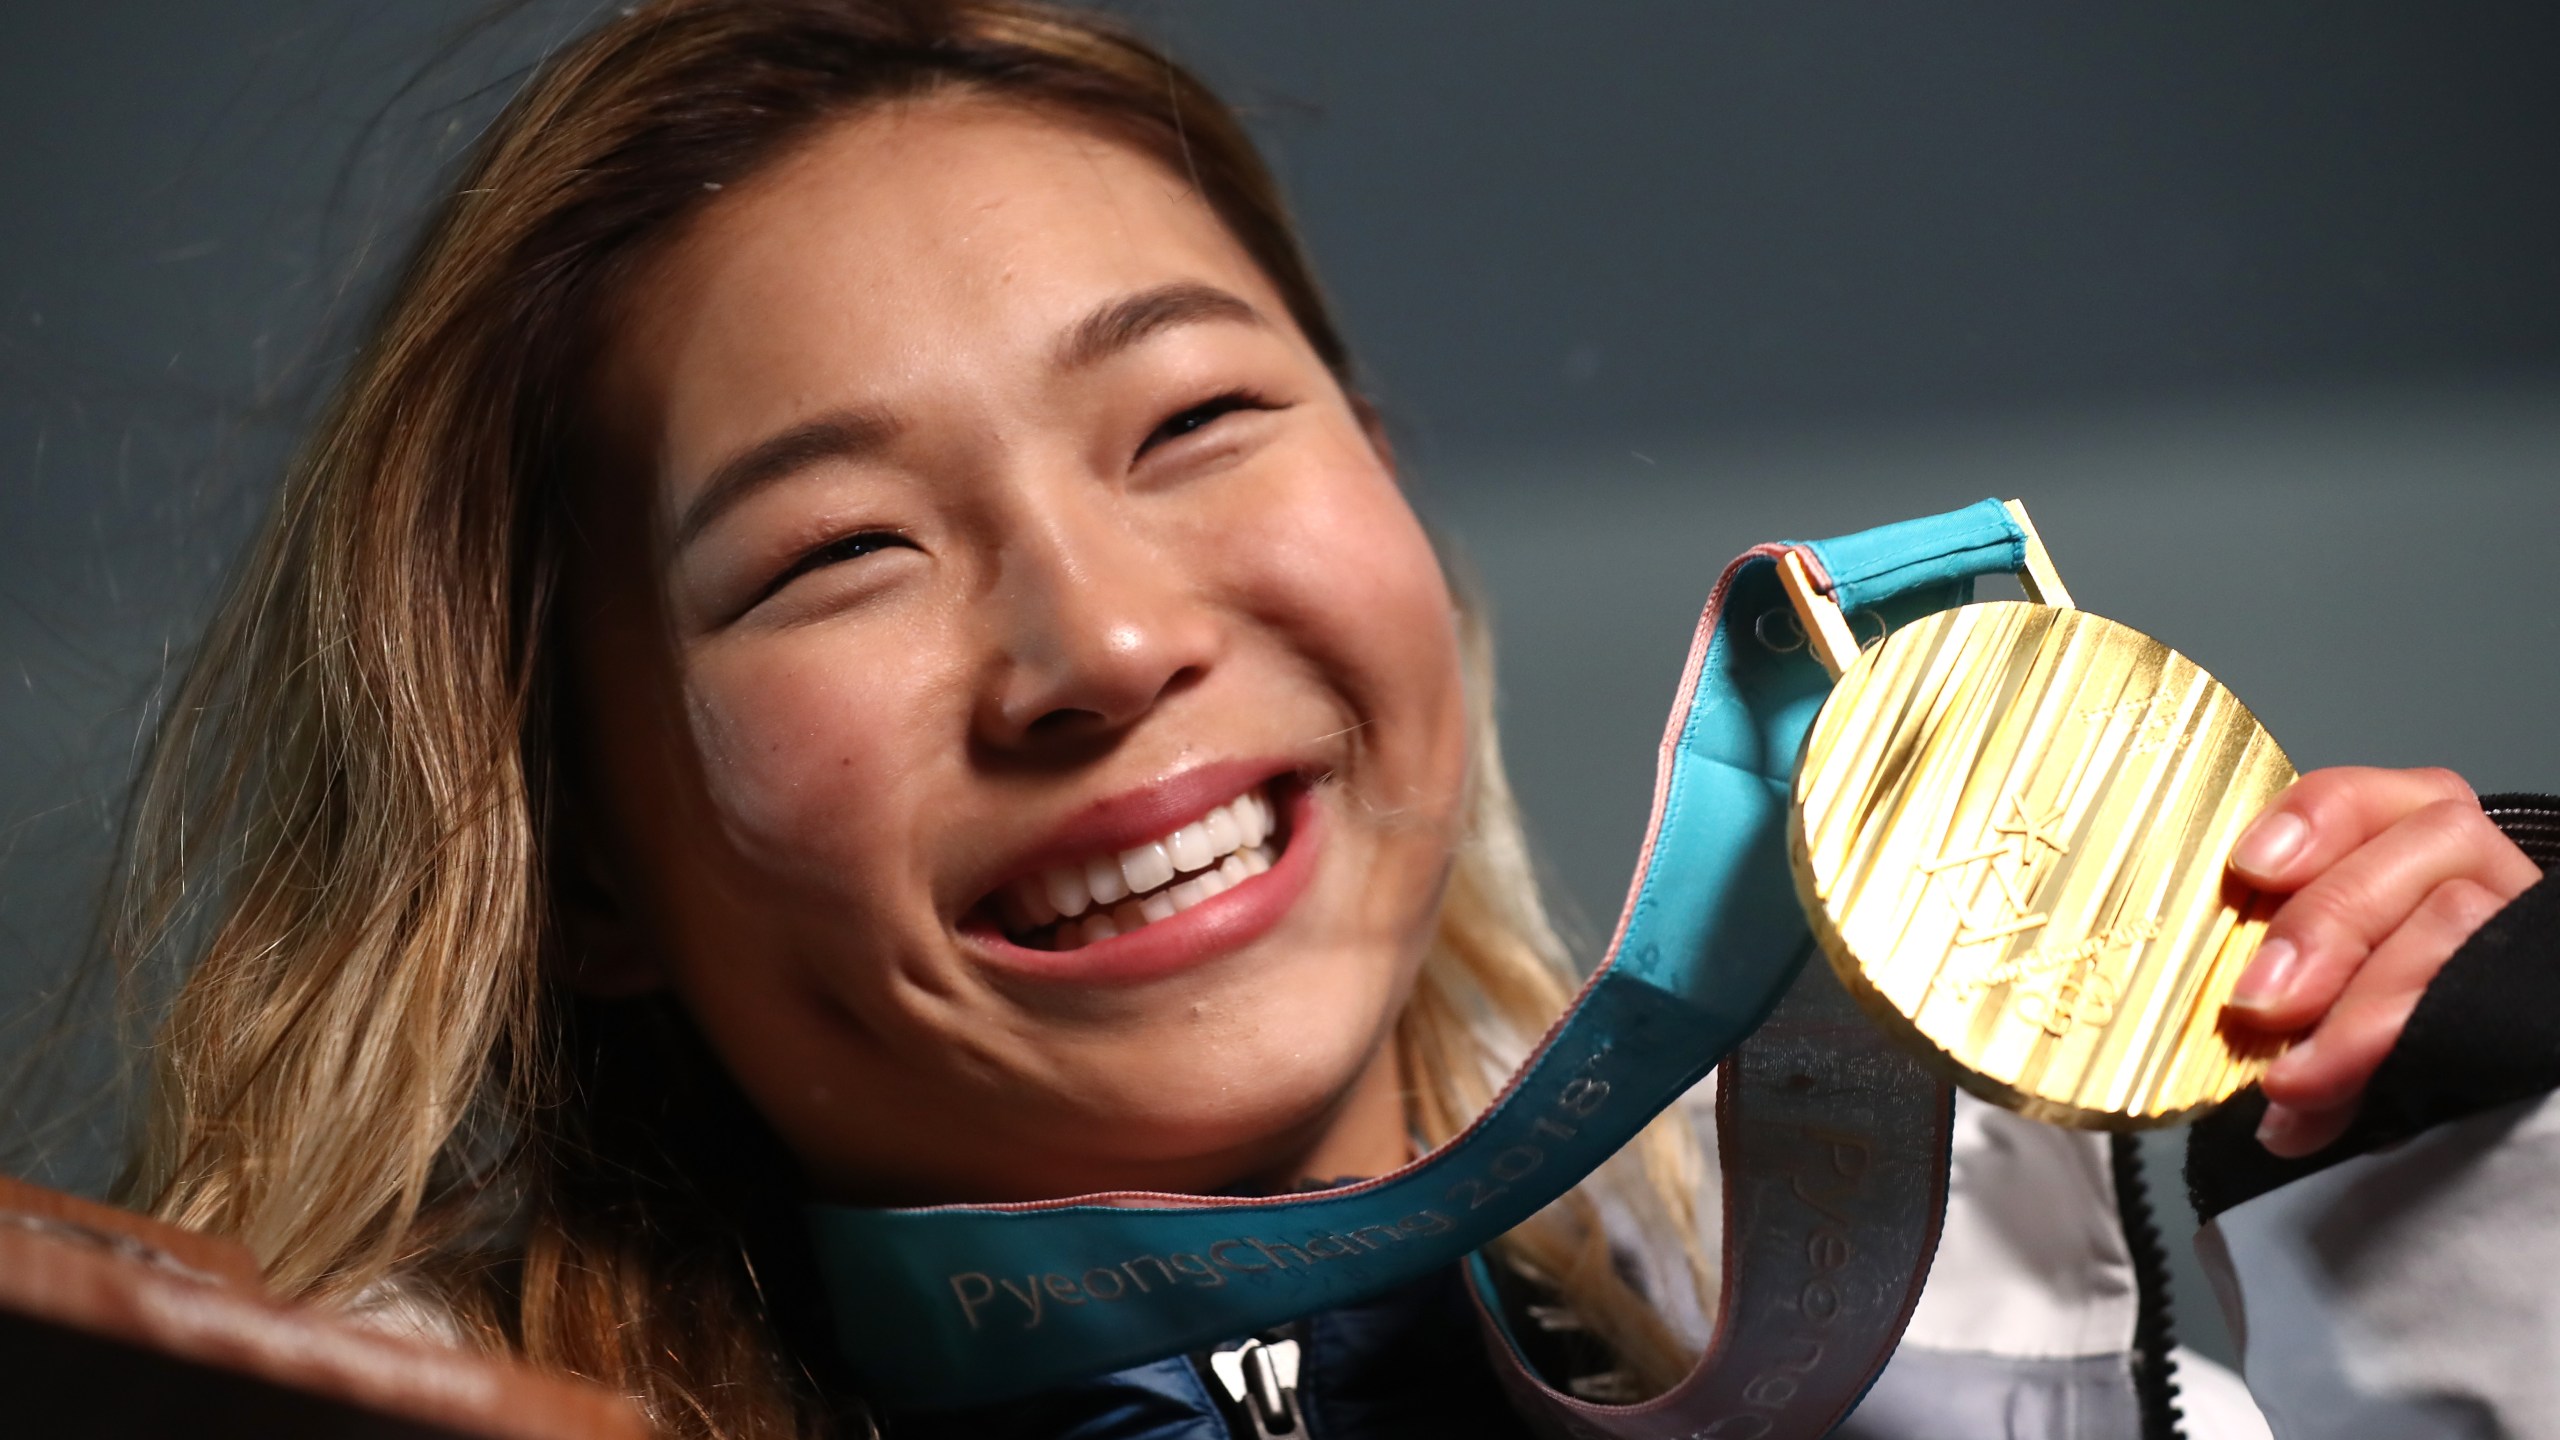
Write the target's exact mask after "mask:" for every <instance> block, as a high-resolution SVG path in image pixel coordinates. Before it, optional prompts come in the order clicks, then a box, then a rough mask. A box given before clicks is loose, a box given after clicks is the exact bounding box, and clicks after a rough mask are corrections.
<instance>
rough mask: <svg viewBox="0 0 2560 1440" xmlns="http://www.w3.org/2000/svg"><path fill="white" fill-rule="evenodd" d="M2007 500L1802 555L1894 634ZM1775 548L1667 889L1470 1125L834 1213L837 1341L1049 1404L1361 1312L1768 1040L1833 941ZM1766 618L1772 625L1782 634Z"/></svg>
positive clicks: (1824, 690) (1734, 593)
mask: <svg viewBox="0 0 2560 1440" xmlns="http://www.w3.org/2000/svg"><path fill="white" fill-rule="evenodd" d="M2024 543H2025V542H2024V537H2023V536H2022V535H2021V534H2020V532H2019V530H2018V528H2017V525H2016V524H2015V522H2014V521H2012V520H2011V519H2010V517H2009V515H2008V513H2007V512H2006V511H2005V510H2004V509H2003V508H2002V507H2001V506H2000V504H1999V503H1998V502H1997V501H1990V500H1986V501H1983V502H1981V503H1979V504H1976V505H1971V506H1968V507H1966V508H1964V509H1962V510H1957V511H1952V512H1949V513H1948V514H1944V515H1937V516H1931V517H1928V518H1926V519H1920V520H1911V521H1905V522H1903V523H1901V524H1897V525H1888V526H1883V527H1880V528H1878V529H1874V530H1868V531H1863V532H1860V533H1858V534H1855V535H1849V536H1844V537H1841V538H1839V539H1835V540H1827V541H1816V542H1813V543H1811V544H1810V545H1806V546H1803V547H1801V548H1803V549H1806V550H1809V551H1811V552H1812V555H1813V557H1814V558H1815V559H1816V560H1817V561H1818V562H1819V563H1820V566H1821V568H1822V569H1823V570H1824V571H1825V572H1826V573H1827V576H1828V582H1829V587H1830V589H1831V590H1832V593H1833V594H1834V595H1835V596H1836V597H1838V598H1839V599H1840V600H1841V601H1842V606H1843V608H1844V609H1847V610H1851V611H1858V610H1875V611H1878V612H1880V613H1881V615H1882V616H1883V618H1884V620H1885V622H1886V624H1887V625H1888V626H1891V625H1896V624H1900V623H1905V622H1907V621H1908V620H1911V619H1914V618H1917V617H1918V616H1920V615H1923V614H1927V613H1930V612H1933V611H1937V610H1941V609H1945V608H1948V607H1950V606H1953V605H1959V604H1962V603H1964V602H1965V601H1966V600H1968V599H1969V598H1970V597H1971V592H1972V581H1973V579H1974V577H1976V576H1978V575H1982V574H1987V573H1992V572H2011V571H2014V570H2016V568H2017V567H2018V565H2019V564H2020V562H2021V559H2022V557H2023V555H2024ZM1787 548H1789V547H1787V546H1782V545H1766V546H1760V547H1757V548H1755V549H1753V550H1751V551H1749V552H1747V553H1745V554H1744V555H1743V556H1742V557H1741V558H1739V559H1737V560H1736V561H1735V562H1734V563H1733V565H1732V566H1731V567H1730V568H1728V569H1727V570H1726V572H1725V574H1724V577H1723V579H1722V580H1720V581H1719V582H1718V584H1717V587H1716V591H1715V596H1714V598H1713V599H1711V600H1710V602H1709V604H1708V608H1707V611H1706V614H1705V615H1704V616H1703V617H1702V618H1701V620H1700V624H1699V629H1698V633H1697V636H1696V638H1695V640H1694V641H1693V643H1692V645H1691V649H1690V654H1689V661H1688V667H1687V669H1686V671H1685V672H1684V674H1683V676H1682V680H1681V686H1680V691H1679V695H1678V698H1677V699H1676V701H1675V702H1674V705H1673V709H1672V714H1671V719H1670V723H1669V725H1668V727H1667V729H1666V732H1665V736H1664V745H1663V754H1662V768H1661V771H1660V774H1659V776H1658V779H1657V785H1656V791H1655V797H1654V815H1653V822H1652V824H1651V826H1650V827H1649V829H1648V831H1647V835H1646V842H1645V848H1644V852H1643V859H1642V861H1641V866H1642V870H1641V873H1642V880H1641V882H1640V883H1639V884H1638V886H1637V887H1636V891H1635V896H1634V898H1633V899H1632V900H1631V901H1630V902H1629V903H1628V905H1627V908H1626V911H1625V914H1624V915H1623V916H1622V917H1621V918H1620V920H1619V923H1618V931H1617V935H1616V937H1615V938H1614V939H1613V940H1612V941H1611V943H1610V946H1609V950H1608V952H1607V955H1606V957H1605V958H1604V959H1603V960H1602V962H1601V964H1600V966H1599V968H1598V969H1597V970H1596V971H1594V973H1593V975H1592V977H1591V980H1590V982H1589V983H1588V984H1587V985H1586V986H1585V987H1584V988H1583V990H1582V993H1581V994H1580V996H1579V997H1578V998H1577V999H1576V1000H1575V1002H1574V1004H1573V1007H1572V1008H1571V1009H1570V1010H1568V1011H1567V1012H1566V1014H1565V1016H1564V1017H1563V1018H1562V1019H1561V1020H1560V1021H1559V1022H1558V1023H1557V1025H1556V1027H1555V1028H1554V1029H1553V1030H1551V1031H1550V1032H1549V1034H1548V1036H1547V1039H1546V1040H1545V1041H1544V1042H1543V1043H1542V1044H1541V1045H1540V1046H1539V1047H1538V1049H1537V1051H1536V1052H1535V1053H1534V1054H1532V1055H1531V1056H1530V1058H1529V1060H1528V1062H1527V1063H1526V1064H1525V1065H1524V1066H1523V1067H1522V1068H1521V1070H1520V1071H1519V1073H1518V1074H1517V1075H1516V1076H1515V1077H1514V1079H1513V1081H1512V1083H1511V1085H1510V1086H1509V1087H1508V1088H1507V1089H1506V1090H1505V1091H1504V1092H1503V1094H1502V1095H1501V1097H1500V1098H1499V1099H1497V1100H1496V1101H1495V1102H1494V1104H1493V1106H1492V1107H1491V1108H1490V1109H1488V1110H1487V1111H1486V1112H1485V1113H1484V1115H1483V1116H1482V1117H1480V1118H1479V1119H1478V1120H1477V1121H1476V1123H1475V1124H1474V1125H1473V1126H1471V1127H1470V1128H1469V1129H1468V1130H1467V1131H1466V1132H1465V1133H1464V1134H1462V1135H1460V1136H1458V1137H1457V1138H1456V1139H1455V1140H1452V1141H1451V1142H1449V1143H1448V1144H1446V1145H1444V1146H1442V1147H1440V1148H1439V1149H1437V1150H1435V1151H1433V1152H1432V1153H1430V1154H1429V1155H1426V1156H1424V1157H1422V1158H1421V1159H1420V1160H1417V1161H1415V1162H1414V1163H1413V1164H1411V1165H1408V1166H1406V1167H1405V1168H1403V1169H1401V1170H1398V1171H1396V1172H1394V1173H1393V1174H1390V1175H1386V1176H1382V1177H1380V1178H1378V1179H1375V1180H1370V1181H1366V1182H1364V1183H1361V1184H1357V1185H1352V1186H1346V1187H1343V1188H1341V1189H1336V1190H1329V1191H1325V1192H1322V1193H1320V1194H1315V1195H1303V1196H1291V1197H1281V1198H1272V1199H1249V1200H1233V1199H1220V1198H1214V1197H1194V1196H1170V1195H1143V1196H1126V1197H1102V1196H1086V1197H1081V1198H1078V1199H1073V1200H1063V1201H1054V1202H1044V1203H1040V1204H1028V1205H989V1206H969V1205H947V1206H937V1207H933V1208H928V1209H903V1210H882V1209H860V1208H853V1207H847V1206H829V1205H819V1206H812V1207H811V1208H810V1211H809V1215H808V1220H809V1225H810V1229H811V1233H812V1237H813V1240H814V1244H815V1251H816V1255H817V1258H818V1264H819V1267H820V1272H821V1278H822V1280H823V1283H824V1285H825V1288H826V1292H827V1295H828V1298H829V1304H830V1309H831V1311H832V1313H833V1317H834V1320H835V1325H836V1333H837V1340H838V1343H839V1345H840V1346H841V1348H842V1349H843V1352H844V1356H845V1359H846V1361H847V1362H848V1364H849V1365H850V1367H851V1369H852V1371H853V1373H854V1376H855V1378H856V1380H857V1381H858V1382H859V1384H860V1385H861V1386H862V1387H863V1393H864V1394H865V1395H866V1397H867V1398H869V1399H871V1400H872V1401H874V1402H876V1403H879V1404H882V1405H885V1406H889V1407H891V1408H940V1407H950V1406H957V1405H966V1404H980V1403H986V1402H991V1401H997V1400H1003V1399H1008V1398H1012V1397H1015V1396H1019V1395H1026V1394H1032V1393H1036V1392H1038V1391H1041V1390H1045V1389H1050V1388H1054V1387H1056V1386H1058V1385H1060V1384H1064V1383H1066V1382H1069V1381H1072V1380H1076V1379H1079V1378H1082V1377H1085V1376H1090V1375H1095V1374H1101V1373H1104V1372H1107V1371H1111V1370H1117V1369H1121V1368H1124V1367H1127V1366H1130V1365H1135V1364H1140V1363H1143V1362H1146V1361H1150V1360H1156V1359H1161V1358H1163V1357H1165V1356H1168V1355H1175V1354H1180V1353H1183V1352H1186V1351H1190V1350H1194V1349H1198V1348H1201V1347H1204V1346H1207V1345H1210V1344H1213V1343H1215V1342H1218V1341H1221V1340H1226V1339H1231V1338H1234V1337H1236V1336H1240V1335H1246V1334H1250V1333H1252V1332H1255V1331H1258V1330H1263V1329H1267V1328H1269V1327H1271V1326H1273V1325H1277V1324H1281V1323H1283V1322H1286V1321H1288V1320H1292V1319H1295V1318H1297V1317H1299V1316H1302V1315H1307V1314H1311V1313H1314V1312H1316V1311H1319V1310H1324V1309H1329V1308H1332V1307H1335V1306H1339V1305H1343V1304H1347V1303H1350V1302H1353V1301H1357V1300H1361V1299H1364V1298H1366V1297H1369V1296H1372V1295H1376V1294H1378V1293H1380V1292H1382V1291H1385V1290H1388V1289H1392V1288H1394V1287H1395V1286H1398V1285H1401V1284H1405V1283H1407V1282H1409V1281H1412V1280H1414V1279H1417V1278H1419V1277H1421V1276H1423V1275H1426V1274H1429V1273H1431V1272H1433V1271H1436V1270H1439V1269H1441V1268H1443V1267H1445V1266H1447V1265H1450V1264H1452V1263H1454V1262H1456V1261H1458V1260H1459V1259H1461V1258H1463V1257H1465V1256H1466V1255H1468V1254H1469V1253H1470V1252H1472V1251H1475V1250H1477V1249H1479V1248H1481V1247H1482V1246H1484V1245H1485V1244H1487V1243H1488V1242H1490V1241H1492V1240H1493V1239H1494V1238H1495V1237H1497V1236H1499V1235H1501V1234H1502V1233H1503V1232H1504V1231H1506V1230H1509V1229H1510V1228H1511V1227H1512V1226H1514V1225H1517V1224H1519V1223H1520V1222H1521V1221H1523V1220H1526V1219H1527V1218H1528V1217H1529V1216H1531V1215H1532V1214H1534V1213H1536V1212H1537V1211H1538V1210H1540V1209H1541V1208H1543V1207H1545V1206H1546V1205H1547V1204H1548V1203H1550V1202H1552V1201H1553V1200H1555V1199H1556V1198H1557V1197H1558V1196H1560V1195H1562V1194H1563V1193H1564V1192H1565V1191H1566V1190H1568V1189H1570V1188H1572V1186H1573V1185H1575V1184H1576V1183H1578V1182H1579V1181H1580V1180H1582V1178H1583V1177H1584V1176H1586V1175H1588V1174H1590V1173H1591V1172H1592V1171H1593V1170H1595V1169H1597V1168H1598V1167H1599V1165H1600V1164H1601V1162H1602V1161H1604V1160H1606V1159H1608V1158H1609V1156H1610V1155H1612V1154H1614V1153H1615V1152H1616V1151H1617V1150H1618V1149H1619V1148H1620V1147H1622V1146H1624V1145H1625V1144H1626V1143H1627V1142H1628V1141H1629V1140H1631V1139H1633V1138H1634V1137H1635V1135H1636V1134H1637V1132H1638V1131H1640V1130H1642V1129H1643V1128H1644V1125H1645V1124H1646V1122H1647V1121H1649V1120H1651V1119H1652V1118H1653V1117H1654V1116H1655V1115H1656V1114H1658V1113H1659V1112H1660V1111H1661V1110H1663V1109H1664V1108H1665V1107H1666V1106H1668V1105H1670V1104H1671V1103H1672V1102H1673V1101H1675V1100H1677V1099H1678V1098H1679V1097H1680V1096H1681V1094H1682V1093H1684V1092H1685V1091H1687V1090H1688V1089H1689V1088H1690V1086H1692V1085H1694V1084H1695V1083H1696V1082H1697V1081H1698V1080H1699V1078H1700V1077H1702V1076H1704V1075H1705V1074H1706V1073H1707V1072H1708V1071H1709V1070H1711V1069H1713V1068H1714V1067H1715V1065H1716V1064H1717V1063H1718V1062H1719V1061H1720V1060H1722V1059H1723V1058H1724V1056H1725V1055H1726V1053H1727V1052H1729V1051H1730V1050H1732V1049H1733V1047H1734V1046H1735V1045H1736V1044H1737V1043H1738V1042H1740V1041H1741V1040H1742V1039H1743V1037H1744V1036H1746V1035H1748V1034H1750V1033H1751V1030H1752V1028H1753V1027H1754V1026H1755V1025H1757V1024H1758V1023H1759V1022H1760V1020H1761V1019H1762V1017H1763V1016H1765V1015H1766V1014H1767V1013H1768V1012H1769V1010H1770V1008H1771V1007H1772V1006H1773V1005H1774V1004H1775V1003H1776V1002H1777V1000H1778V998H1779V996H1780V995H1781V994H1782V993H1783V992H1784V991H1785V990H1786V988H1787V986H1788V984H1789V982H1790V981H1791V980H1792V979H1793V978H1794V976H1795V974H1796V971H1797V969H1798V968H1799V967H1800V966H1801V965H1802V964H1803V963H1804V960H1805V956H1806V955H1807V953H1808V952H1809V950H1810V948H1811V938H1810V935H1809V933H1808V931H1807V930H1806V927H1805V921H1804V916H1803V914H1802V912H1801V911H1800V910H1799V908H1798V906H1797V902H1796V898H1795V888H1794V885H1793V882H1792V881H1791V879H1790V878H1789V874H1788V869H1787V841H1786V836H1787V819H1786V812H1787V794H1788V788H1789V784H1790V781H1791V779H1792V775H1793V771H1794V767H1795V763H1796V757H1797V754H1798V752H1799V750H1800V749H1801V748H1802V745H1803V740H1804V734H1805V731H1806V729H1807V728H1808V727H1809V726H1810V725H1811V724H1812V721H1813V717H1814V715H1815V713H1816V712H1817V711H1818V710H1819V709H1820V708H1821V705H1822V701H1823V699H1824V697H1825V696H1826V695H1827V694H1828V693H1829V691H1830V683H1831V682H1830V679H1829V677H1828V676H1827V675H1826V674H1825V673H1824V672H1823V670H1822V669H1821V667H1820V666H1819V665H1817V664H1815V663H1814V661H1813V660H1812V659H1811V658H1810V656H1809V655H1808V654H1807V653H1806V652H1805V650H1804V649H1803V647H1802V645H1801V643H1800V641H1799V643H1789V639H1790V637H1793V636H1794V629H1793V625H1794V622H1793V618H1792V613H1791V612H1790V611H1789V609H1788V605H1787V601H1786V599H1785V597H1784V595H1783V593H1782V592H1781V590H1780V587H1779V585H1778V582H1777V578H1776V574H1775V561H1776V557H1777V556H1778V555H1780V554H1781V553H1783V552H1784V551H1785V550H1786V549H1787ZM1764 620H1766V621H1767V622H1768V623H1763V622H1764Z"/></svg>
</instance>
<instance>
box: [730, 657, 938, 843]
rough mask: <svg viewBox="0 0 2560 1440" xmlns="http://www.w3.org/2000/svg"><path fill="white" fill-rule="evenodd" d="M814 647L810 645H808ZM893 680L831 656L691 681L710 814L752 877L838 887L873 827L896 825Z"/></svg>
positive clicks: (752, 665)
mask: <svg viewBox="0 0 2560 1440" xmlns="http://www.w3.org/2000/svg"><path fill="white" fill-rule="evenodd" d="M811 648H814V647H811ZM895 679H896V677H892V676H880V675H870V674H866V673H864V671H863V667H861V666H860V665H859V663H858V662H857V663H847V661H846V659H845V658H844V657H840V656H834V655H823V654H807V653H798V654H784V655H773V654H765V655H753V656H738V657H723V658H722V659H720V660H715V661H712V662H710V663H706V664H703V665H701V666H699V667H698V668H697V669H696V670H695V672H694V673H693V674H692V675H690V676H689V677H688V686H687V696H686V701H687V709H688V711H689V715H690V719H691V722H692V726H693V732H694V740H695V744H696V746H697V747H698V750H699V753H700V754H701V756H702V759H703V772H704V781H705V787H706V789H707V790H708V792H709V796H710V800H711V805H712V810H713V813H714V814H715V815H716V816H717V817H718V819H719V822H720V824H721V825H722V826H723V828H724V829H725V830H726V831H727V832H728V836H729V839H730V842H731V844H732V845H733V846H734V847H735V848H736V849H737V850H738V851H739V852H740V853H741V854H742V855H743V856H744V857H745V858H747V859H748V860H749V862H750V863H751V864H753V865H754V866H755V867H756V868H758V869H760V870H764V871H768V872H775V873H779V874H783V875H791V876H795V877H797V878H801V879H804V880H816V881H821V882H825V883H826V884H827V888H830V889H832V888H836V887H837V886H839V885H841V883H842V881H843V879H844V877H845V876H846V875H847V873H848V871H847V866H848V865H849V864H854V863H858V862H859V861H860V860H861V858H862V856H863V854H864V852H866V851H867V850H868V849H870V848H872V847H871V846H869V845H866V844H865V840H866V838H867V837H866V835H865V831H866V829H870V828H875V827H877V826H878V825H879V823H880V822H883V821H888V820H891V819H893V817H894V815H895V813H896V811H897V808H898V807H897V806H896V805H895V804H894V803H893V797H894V791H895V790H896V788H897V785H898V782H899V779H900V777H907V776H913V775H915V774H916V773H917V772H918V770H919V768H930V767H929V766H924V767H920V766H919V763H918V762H919V761H920V760H921V759H923V758H924V757H919V756H914V755H909V754H906V753H904V748H903V747H902V746H901V744H900V737H901V735H902V734H911V733H913V731H914V727H912V726H909V725H905V724H902V723H900V722H901V720H902V719H903V710H904V709H905V706H904V705H902V704H901V703H900V702H901V701H902V699H903V698H904V696H903V695H902V692H901V690H900V688H899V687H898V686H897V685H896V683H895Z"/></svg>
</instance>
